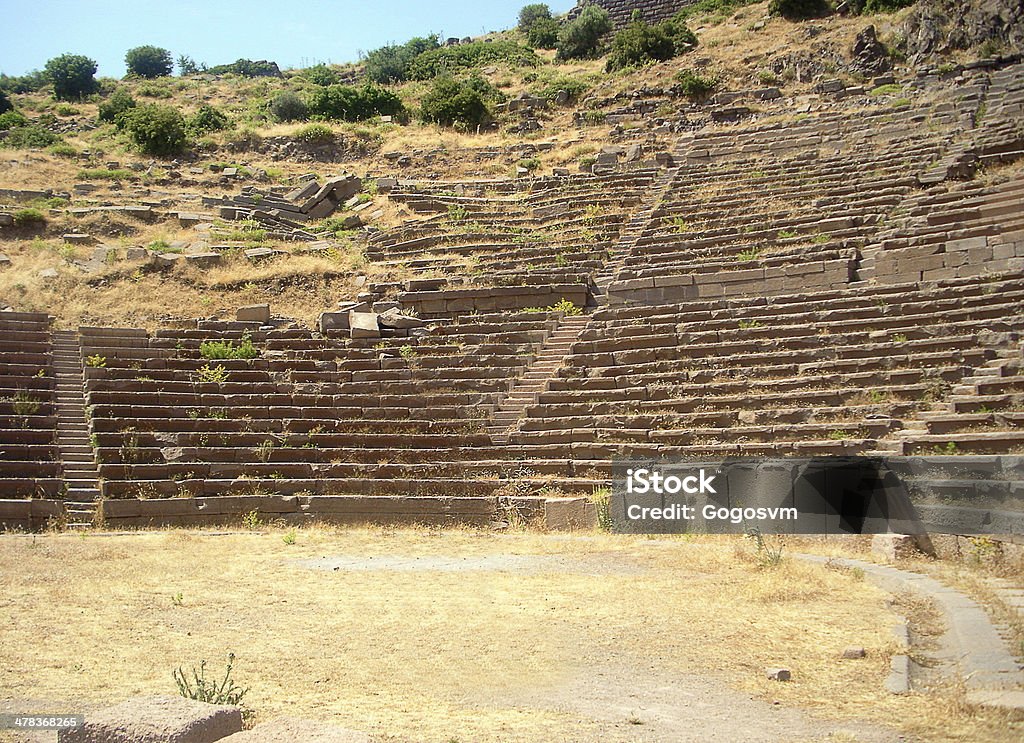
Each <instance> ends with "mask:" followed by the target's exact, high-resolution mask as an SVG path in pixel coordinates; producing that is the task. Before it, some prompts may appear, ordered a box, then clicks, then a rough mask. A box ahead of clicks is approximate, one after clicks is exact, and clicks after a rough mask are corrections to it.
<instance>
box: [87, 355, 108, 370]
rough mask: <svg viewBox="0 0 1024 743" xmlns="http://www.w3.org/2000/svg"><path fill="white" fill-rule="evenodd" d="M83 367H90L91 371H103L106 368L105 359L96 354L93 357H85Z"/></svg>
mask: <svg viewBox="0 0 1024 743" xmlns="http://www.w3.org/2000/svg"><path fill="white" fill-rule="evenodd" d="M85 365H86V366H89V367H92V368H93V369H105V368H106V367H107V357H106V356H100V355H99V354H96V355H95V356H86V357H85Z"/></svg>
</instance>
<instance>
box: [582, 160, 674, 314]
mask: <svg viewBox="0 0 1024 743" xmlns="http://www.w3.org/2000/svg"><path fill="white" fill-rule="evenodd" d="M677 155H678V153H675V156H677ZM678 172H679V171H678V168H677V167H671V168H668V169H666V170H665V171H664V172H662V173H660V174H659V175H658V177H657V178H655V179H654V182H653V183H652V184H651V186H650V194H649V196H648V198H647V199H645V200H644V202H643V205H642V206H641V207H640V208H639V209H637V211H635V212H634V213H633V216H632V217H630V219H629V221H628V222H626V224H625V226H624V227H623V228H622V232H621V233H619V239H618V240H617V241H616V243H615V244H614V245H613V246H612V247H611V249H610V250H609V251H608V260H607V261H606V262H605V264H604V267H603V268H602V269H601V270H600V271H599V272H597V273H596V274H595V275H594V277H593V281H594V291H593V302H594V304H595V305H596V306H598V307H603V306H605V305H607V304H608V286H609V285H610V284H611V283H612V282H613V281H614V280H615V276H616V274H617V273H618V272H619V270H620V269H621V268H622V264H623V262H624V261H625V259H626V258H627V257H628V256H629V255H630V253H631V252H632V250H633V248H634V247H635V246H636V242H637V240H638V239H639V238H640V237H641V236H642V235H643V232H644V229H645V228H646V227H647V226H648V225H649V224H650V223H651V220H652V219H653V218H654V212H655V210H656V209H657V208H658V207H659V206H660V205H661V202H662V200H663V199H664V198H665V196H666V195H667V194H668V193H669V192H670V191H671V190H672V184H673V181H674V180H675V177H676V173H678Z"/></svg>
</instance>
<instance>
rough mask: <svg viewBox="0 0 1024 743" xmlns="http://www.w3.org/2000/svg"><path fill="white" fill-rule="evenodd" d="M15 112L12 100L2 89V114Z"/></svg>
mask: <svg viewBox="0 0 1024 743" xmlns="http://www.w3.org/2000/svg"><path fill="white" fill-rule="evenodd" d="M13 110H14V104H13V103H11V99H10V98H8V97H7V91H6V90H3V89H0V114H5V113H7V112H8V111H13Z"/></svg>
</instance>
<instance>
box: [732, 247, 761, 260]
mask: <svg viewBox="0 0 1024 743" xmlns="http://www.w3.org/2000/svg"><path fill="white" fill-rule="evenodd" d="M759 255H761V250H760V248H750V249H748V250H741V251H740V252H739V253H738V254H737V255H736V260H738V261H743V262H744V263H746V262H748V261H756V260H757V258H758V256H759Z"/></svg>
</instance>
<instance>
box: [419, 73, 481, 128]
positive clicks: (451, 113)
mask: <svg viewBox="0 0 1024 743" xmlns="http://www.w3.org/2000/svg"><path fill="white" fill-rule="evenodd" d="M420 114H421V116H422V117H423V120H424V121H428V122H432V123H435V124H441V125H442V126H453V125H455V124H463V125H467V126H477V125H480V124H483V123H485V122H486V121H487V120H488V119H489V118H490V111H489V110H488V108H487V102H486V101H485V100H484V95H483V93H482V92H481V91H480V89H479V86H476V85H473V84H472V83H471V82H465V81H464V82H459V81H456V80H453V79H452V78H450V77H441V78H438V79H437V80H435V81H434V85H433V87H432V88H431V89H430V91H429V92H428V93H427V94H426V95H425V96H423V101H422V103H421V109H420Z"/></svg>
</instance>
